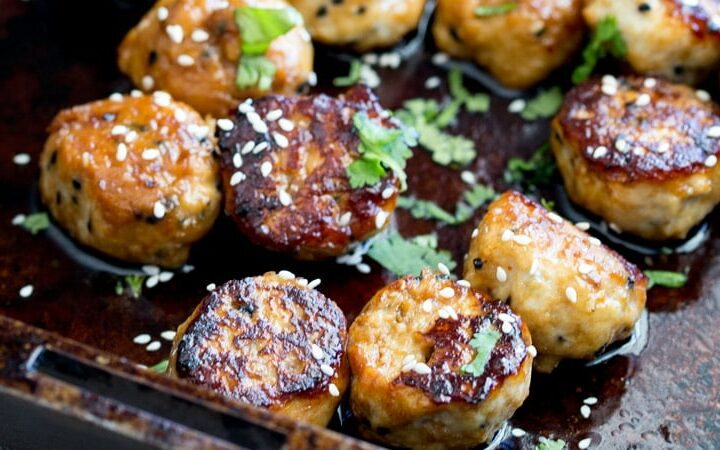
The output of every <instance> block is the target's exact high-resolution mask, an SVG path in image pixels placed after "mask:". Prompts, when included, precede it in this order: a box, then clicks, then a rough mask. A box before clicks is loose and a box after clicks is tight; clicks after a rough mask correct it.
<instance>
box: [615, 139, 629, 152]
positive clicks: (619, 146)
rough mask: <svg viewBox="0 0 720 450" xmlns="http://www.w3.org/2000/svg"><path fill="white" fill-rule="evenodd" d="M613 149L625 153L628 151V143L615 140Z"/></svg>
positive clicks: (622, 140)
mask: <svg viewBox="0 0 720 450" xmlns="http://www.w3.org/2000/svg"><path fill="white" fill-rule="evenodd" d="M615 148H616V149H617V151H619V152H620V153H627V151H628V143H627V141H626V140H625V139H622V138H617V139H616V140H615Z"/></svg>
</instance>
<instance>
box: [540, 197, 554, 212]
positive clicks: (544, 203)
mask: <svg viewBox="0 0 720 450" xmlns="http://www.w3.org/2000/svg"><path fill="white" fill-rule="evenodd" d="M540 204H541V205H542V206H543V208H545V209H547V210H548V211H552V210H554V209H555V201H553V200H548V199H546V198H545V197H542V198H540Z"/></svg>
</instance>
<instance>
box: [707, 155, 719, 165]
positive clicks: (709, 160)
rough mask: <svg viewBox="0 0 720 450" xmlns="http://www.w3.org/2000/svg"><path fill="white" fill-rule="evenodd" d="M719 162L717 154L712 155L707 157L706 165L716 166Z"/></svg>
mask: <svg viewBox="0 0 720 450" xmlns="http://www.w3.org/2000/svg"><path fill="white" fill-rule="evenodd" d="M717 162H718V159H717V156H715V155H710V156H708V157H707V158H706V159H705V165H706V166H707V167H715V165H716V164H717Z"/></svg>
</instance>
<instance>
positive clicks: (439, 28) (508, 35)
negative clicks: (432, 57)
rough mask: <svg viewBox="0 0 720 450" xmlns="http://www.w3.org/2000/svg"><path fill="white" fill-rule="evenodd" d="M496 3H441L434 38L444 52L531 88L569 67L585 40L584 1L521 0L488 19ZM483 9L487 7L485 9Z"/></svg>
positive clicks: (444, 0) (505, 81)
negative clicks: (478, 11) (513, 7)
mask: <svg viewBox="0 0 720 450" xmlns="http://www.w3.org/2000/svg"><path fill="white" fill-rule="evenodd" d="M507 4H508V2H505V1H496V0H439V1H438V6H437V11H436V13H435V23H434V24H433V35H434V36H435V42H436V44H437V46H438V48H439V49H440V50H443V51H444V52H447V53H448V54H450V55H452V56H455V57H458V58H468V59H473V60H474V61H475V62H477V63H478V64H479V65H480V66H483V67H484V68H486V69H487V70H488V71H489V72H490V74H491V75H492V76H493V77H495V78H496V79H497V80H498V81H499V82H500V83H502V84H503V85H505V86H507V87H510V88H514V89H526V88H529V87H532V86H534V85H535V84H537V83H538V82H540V81H542V80H543V79H544V78H545V77H547V76H548V75H549V74H550V72H552V71H553V70H555V69H556V68H558V67H560V66H561V65H563V64H564V63H566V62H567V61H568V60H569V59H570V58H571V57H572V56H573V54H574V53H575V51H576V50H577V49H578V47H579V46H580V44H581V42H582V38H583V31H584V22H583V19H582V15H581V0H519V1H518V2H516V3H512V4H517V6H516V7H515V9H512V10H510V11H507V12H504V13H500V14H489V15H486V16H483V15H477V14H476V11H477V10H478V8H488V7H490V8H491V7H493V6H495V7H496V6H498V5H507ZM481 10H482V9H481Z"/></svg>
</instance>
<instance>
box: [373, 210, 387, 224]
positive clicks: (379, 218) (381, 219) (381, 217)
mask: <svg viewBox="0 0 720 450" xmlns="http://www.w3.org/2000/svg"><path fill="white" fill-rule="evenodd" d="M389 216H390V213H388V212H385V211H380V212H379V213H377V215H376V216H375V228H382V227H383V225H385V221H387V218H388V217H389Z"/></svg>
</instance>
